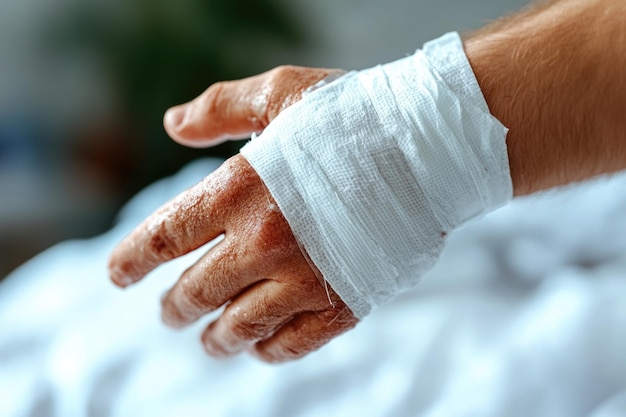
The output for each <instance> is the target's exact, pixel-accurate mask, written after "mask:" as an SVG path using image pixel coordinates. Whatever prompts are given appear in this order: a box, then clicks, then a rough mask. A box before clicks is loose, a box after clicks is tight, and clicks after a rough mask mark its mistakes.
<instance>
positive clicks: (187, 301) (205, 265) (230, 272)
mask: <svg viewBox="0 0 626 417" xmlns="http://www.w3.org/2000/svg"><path fill="white" fill-rule="evenodd" d="M255 264H256V263H255V262H254V257H253V256H252V255H251V254H249V253H246V251H245V247H244V248H243V251H242V247H241V246H240V245H236V244H233V243H232V242H231V241H230V240H229V239H228V238H226V239H225V240H224V241H222V242H220V243H219V244H218V245H217V246H216V247H214V248H211V250H210V251H209V252H208V253H207V254H206V255H205V256H203V257H202V258H201V259H200V260H199V261H198V262H196V263H195V264H194V265H192V266H191V267H190V268H189V269H187V270H186V271H185V272H184V273H183V275H182V276H181V277H180V279H179V280H178V282H177V283H176V284H175V285H174V287H172V288H171V289H170V290H169V291H168V292H167V293H166V295H165V296H164V297H163V299H162V300H161V306H162V310H161V318H162V319H163V321H164V322H165V323H166V324H168V325H169V326H172V327H175V328H181V327H184V326H186V325H188V324H190V323H192V322H194V321H196V320H197V319H198V318H200V317H201V316H203V315H204V314H207V313H209V312H211V311H213V310H215V309H217V308H219V307H220V306H221V305H223V304H224V303H226V301H228V300H230V299H231V298H233V297H235V296H236V295H237V294H239V293H240V292H241V291H243V290H244V289H245V288H247V287H249V286H250V285H252V284H254V283H255V282H257V281H258V277H259V275H258V274H259V272H260V271H261V269H259V268H256V266H257V265H255Z"/></svg>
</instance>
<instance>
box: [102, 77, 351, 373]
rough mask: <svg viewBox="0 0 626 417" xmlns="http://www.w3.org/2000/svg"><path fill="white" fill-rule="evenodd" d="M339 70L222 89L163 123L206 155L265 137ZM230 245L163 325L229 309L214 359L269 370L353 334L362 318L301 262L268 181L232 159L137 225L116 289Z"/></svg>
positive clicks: (195, 274) (210, 344)
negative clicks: (243, 359)
mask: <svg viewBox="0 0 626 417" xmlns="http://www.w3.org/2000/svg"><path fill="white" fill-rule="evenodd" d="M336 72H337V71H336V70H326V69H317V68H298V67H279V68H276V69H274V70H272V71H270V72H267V73H265V74H262V75H259V76H255V77H252V78H248V79H245V80H241V81H235V82H225V83H218V84H215V85H213V86H211V87H210V88H209V89H207V90H206V91H205V92H204V93H203V94H202V95H200V96H199V97H198V98H196V99H195V100H193V101H192V102H190V103H187V104H184V105H181V106H176V107H174V108H172V109H170V110H169V111H168V112H167V113H166V115H165V120H164V124H165V128H166V130H167V131H168V133H169V134H170V135H171V136H172V138H173V139H174V140H176V141H178V142H180V143H183V144H185V145H189V146H210V145H213V144H216V143H219V142H221V141H224V140H226V139H230V138H237V137H241V136H248V135H250V134H251V133H252V132H258V131H261V130H262V129H263V128H264V127H265V126H266V125H267V124H268V123H269V122H270V121H271V120H272V119H273V118H274V117H275V116H276V115H277V114H278V113H279V112H280V111H282V110H283V109H284V108H286V107H287V106H289V105H291V104H292V103H294V102H295V101H297V100H299V99H300V98H301V96H302V93H303V92H304V91H305V90H307V89H308V88H309V87H311V86H312V85H314V84H316V83H317V82H318V81H320V80H322V79H325V78H327V77H328V76H329V75H333V74H335V73H336ZM222 234H223V235H224V239H223V240H222V241H221V242H220V243H219V244H217V245H216V246H215V247H214V248H212V249H211V250H210V251H209V252H208V253H207V254H206V255H204V256H203V257H202V258H201V259H200V260H199V261H198V262H196V263H195V264H194V265H192V266H191V267H189V268H188V269H187V270H186V271H185V272H184V273H183V275H182V276H181V277H180V279H179V280H178V282H177V283H176V284H175V285H174V287H173V288H171V289H170V290H169V291H168V293H167V294H166V295H165V296H164V297H163V299H162V318H163V321H164V322H165V323H166V324H168V325H170V326H172V327H175V328H180V327H184V326H186V325H188V324H190V323H192V322H194V321H195V320H197V319H198V318H200V317H202V316H203V315H205V314H207V313H209V312H211V311H213V310H215V309H217V308H219V307H221V306H223V305H225V304H226V308H225V309H224V311H223V313H222V314H221V316H220V317H219V318H218V319H217V320H216V321H215V322H213V323H211V324H210V325H209V326H208V327H207V328H206V330H205V331H204V333H203V335H202V342H203V345H204V347H205V349H206V351H207V352H208V353H209V354H211V355H213V356H217V357H224V356H229V355H232V354H236V353H238V352H241V351H242V350H244V349H246V350H248V351H249V352H250V353H252V354H253V355H255V356H257V357H259V358H260V359H262V360H264V361H268V362H280V361H285V360H290V359H295V358H298V357H301V356H303V355H304V354H306V353H308V352H310V351H312V350H315V349H317V348H319V347H320V346H322V345H323V344H325V343H326V342H327V341H328V340H330V339H332V338H333V337H335V336H337V335H338V334H340V333H343V332H345V331H346V330H348V329H351V328H352V327H354V326H355V325H356V323H357V319H356V318H355V317H354V315H352V313H351V312H350V310H349V309H348V308H347V307H346V306H345V304H344V303H343V301H341V299H340V298H339V297H338V296H337V295H336V294H335V293H334V292H333V291H332V289H331V288H330V287H328V286H326V285H324V283H323V282H321V281H320V278H318V277H319V273H318V272H317V271H314V270H313V269H312V266H311V265H310V263H309V262H307V260H306V259H305V257H304V256H303V254H302V252H301V250H300V247H299V246H298V243H297V242H296V240H295V238H294V236H293V234H292V233H291V230H290V228H289V225H288V224H287V222H286V220H285V219H284V217H283V215H282V214H281V212H280V210H278V208H277V206H276V203H275V202H274V200H273V198H272V196H271V195H270V194H269V192H268V191H267V189H266V188H265V186H264V185H263V183H262V181H261V180H260V178H259V177H258V175H257V174H256V172H255V171H254V170H253V169H252V167H251V166H250V165H249V164H248V163H247V161H246V160H245V159H244V158H243V157H242V156H241V155H236V156H234V157H232V158H230V159H229V160H227V161H226V162H225V163H224V164H223V165H222V166H221V167H220V168H219V169H218V170H216V171H215V172H214V173H213V174H211V175H210V176H208V177H207V178H205V179H204V180H203V181H201V182H200V183H199V184H197V185H195V186H194V187H192V188H190V189H189V190H187V191H185V192H183V193H182V194H180V195H179V196H177V197H176V198H174V199H173V200H172V201H170V202H169V203H167V204H166V205H165V206H163V207H162V208H161V209H159V210H158V211H157V212H156V213H154V214H153V215H152V216H151V217H149V218H148V219H146V220H145V221H144V222H143V223H142V224H141V225H139V226H138V227H137V228H136V229H135V230H134V231H133V232H132V233H131V234H130V235H129V236H128V237H127V238H126V239H124V241H122V242H121V243H120V244H119V246H118V247H117V248H116V249H115V251H114V252H113V254H112V256H111V260H110V272H111V279H112V280H113V282H114V283H115V284H117V285H119V286H121V287H126V286H128V285H130V284H132V283H134V282H136V281H138V280H140V279H141V278H142V277H143V276H145V275H146V274H147V273H149V272H150V271H151V270H152V269H154V268H155V267H157V266H158V265H161V264H163V263H165V262H167V261H169V260H172V259H174V258H177V257H179V256H181V255H184V254H186V253H188V252H190V251H192V250H194V249H197V248H199V247H200V246H202V245H204V244H205V243H207V242H209V241H210V240H212V239H214V238H216V237H218V236H220V235H222Z"/></svg>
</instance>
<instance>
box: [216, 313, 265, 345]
mask: <svg viewBox="0 0 626 417" xmlns="http://www.w3.org/2000/svg"><path fill="white" fill-rule="evenodd" d="M225 319H226V321H227V326H228V328H229V329H230V331H231V333H232V334H233V336H234V337H235V338H236V339H237V340H246V341H252V340H256V339H259V338H260V337H262V336H263V334H264V331H265V328H266V326H264V325H263V324H262V323H256V324H255V323H251V322H249V321H247V320H245V313H242V312H240V311H239V310H238V309H232V310H227V311H226V317H225Z"/></svg>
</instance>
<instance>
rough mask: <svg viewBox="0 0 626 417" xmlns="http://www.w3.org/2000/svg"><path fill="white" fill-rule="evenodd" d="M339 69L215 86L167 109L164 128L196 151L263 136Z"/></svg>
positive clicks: (279, 71) (284, 70) (283, 71)
mask: <svg viewBox="0 0 626 417" xmlns="http://www.w3.org/2000/svg"><path fill="white" fill-rule="evenodd" d="M332 72H335V70H328V69H322V68H306V67H294V66H281V67H276V68H274V69H272V70H270V71H268V72H265V73H263V74H260V75H256V76H253V77H249V78H245V79H242V80H237V81H223V82H218V83H216V84H213V85H211V86H210V87H209V88H208V89H206V90H205V91H204V92H203V93H202V94H200V95H199V96H198V97H196V98H195V99H194V100H192V101H190V102H188V103H185V104H181V105H178V106H174V107H172V108H170V109H168V110H167V112H166V113H165V116H164V118H163V125H164V127H165V130H166V132H167V133H168V135H169V136H170V137H171V138H172V139H174V140H175V141H176V142H178V143H180V144H182V145H185V146H189V147H194V148H201V147H208V146H214V145H217V144H219V143H222V142H224V141H226V140H228V139H242V138H246V137H248V136H250V135H251V134H252V133H255V132H256V133H259V132H261V131H262V130H263V129H264V128H265V127H266V126H267V125H268V124H269V123H270V122H271V121H272V119H273V118H274V117H276V116H277V115H278V113H280V112H281V111H282V110H284V109H285V108H287V107H288V106H290V105H291V104H293V103H295V102H296V101H298V100H300V98H301V97H302V93H303V91H304V90H306V89H307V88H309V87H310V86H312V85H314V84H315V83H316V82H318V81H320V80H322V79H323V78H325V77H326V76H328V75H329V74H330V73H332Z"/></svg>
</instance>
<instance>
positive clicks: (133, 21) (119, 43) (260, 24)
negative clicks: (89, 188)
mask: <svg viewBox="0 0 626 417" xmlns="http://www.w3.org/2000/svg"><path fill="white" fill-rule="evenodd" d="M113 9H115V8H113ZM119 10H122V12H120V11H119ZM51 32H52V33H51V36H50V37H49V39H50V40H49V42H51V46H53V47H54V48H57V49H58V48H60V49H63V50H64V51H65V52H66V53H67V52H68V51H70V52H71V51H80V50H82V51H88V52H89V53H91V54H94V55H95V56H97V58H98V62H102V63H103V65H106V66H107V68H108V70H109V72H110V74H111V76H112V77H113V80H114V84H115V85H116V86H117V87H118V88H119V95H120V97H121V103H119V105H120V109H118V110H119V113H120V114H122V115H123V116H122V117H121V118H120V120H119V123H120V124H121V126H118V127H114V128H111V131H112V132H114V133H113V135H115V134H121V135H123V136H128V137H127V139H125V140H127V141H132V142H133V143H132V147H133V148H134V149H135V152H134V153H135V154H136V156H137V157H136V158H135V160H134V161H133V162H132V170H131V172H129V175H128V176H126V179H127V183H126V185H127V186H128V187H129V190H131V191H134V190H136V189H137V188H138V187H140V186H143V185H145V184H146V183H148V182H150V181H152V180H154V179H155V178H158V177H161V176H163V175H166V174H169V173H171V172H173V171H175V170H177V169H178V168H180V166H182V165H183V164H184V163H185V162H187V161H188V160H190V159H192V158H195V157H198V156H202V155H207V154H210V155H219V156H224V157H226V156H229V155H231V154H233V153H235V152H236V151H237V150H238V148H239V147H240V146H241V143H232V142H230V143H226V144H224V145H220V146H218V147H216V148H211V149H208V150H206V151H202V150H197V149H196V150H192V149H186V148H183V147H181V146H180V145H177V144H175V143H173V142H172V141H171V140H169V139H168V138H167V137H166V135H165V132H164V131H163V128H162V116H163V113H164V111H165V110H166V109H167V108H168V107H169V106H172V105H174V104H179V103H182V102H185V101H188V100H190V99H192V98H193V97H195V96H196V95H198V94H200V93H201V92H202V91H203V90H204V89H205V88H206V87H208V86H209V85H210V84H211V83H213V82H216V81H219V80H224V79H236V78H241V77H244V76H248V75H251V74H254V73H258V72H261V71H264V70H266V69H268V68H267V65H268V64H271V63H268V62H266V60H264V59H263V51H264V49H265V48H268V47H272V45H283V46H287V47H295V46H297V45H299V44H301V43H303V42H304V39H303V36H302V34H301V32H300V31H299V30H298V28H297V27H296V25H295V24H294V23H293V20H292V18H291V16H290V13H289V11H288V10H287V9H286V8H285V6H284V4H282V3H280V2H278V1H275V0H228V1H226V0H215V1H213V0H128V1H126V2H124V4H123V5H122V6H121V7H120V8H118V9H117V11H116V12H111V8H108V9H107V8H106V7H103V6H102V4H100V3H99V2H93V1H92V2H82V3H78V4H77V5H76V7H75V8H74V9H73V10H71V12H70V13H66V14H64V18H63V19H62V20H61V21H57V23H56V25H55V26H54V28H53V30H52V31H51ZM122 119H123V120H122ZM96 128H97V127H96ZM115 132H121V133H115ZM85 139H86V141H87V142H88V141H89V138H88V137H87V138H85ZM112 140H113V138H112ZM118 140H119V138H118ZM82 146H87V145H85V144H83V145H82ZM127 152H128V151H127ZM113 159H115V158H113ZM116 164H117V165H120V166H118V167H115V165H116ZM112 165H113V169H119V170H120V171H121V172H124V168H123V167H122V166H121V165H123V164H121V163H120V162H119V161H117V162H113V163H112Z"/></svg>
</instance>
